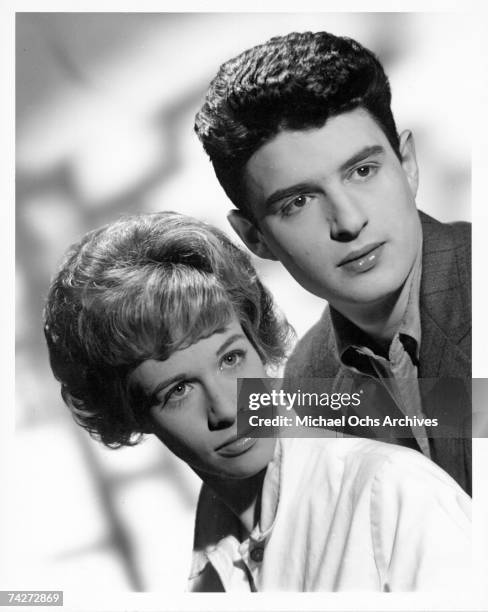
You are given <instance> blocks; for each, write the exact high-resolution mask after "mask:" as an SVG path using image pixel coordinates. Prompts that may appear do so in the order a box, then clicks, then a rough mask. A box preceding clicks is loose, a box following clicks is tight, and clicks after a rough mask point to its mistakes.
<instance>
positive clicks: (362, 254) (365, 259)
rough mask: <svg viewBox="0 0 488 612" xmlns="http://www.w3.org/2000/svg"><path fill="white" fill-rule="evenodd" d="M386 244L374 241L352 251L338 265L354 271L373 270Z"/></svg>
mask: <svg viewBox="0 0 488 612" xmlns="http://www.w3.org/2000/svg"><path fill="white" fill-rule="evenodd" d="M384 244H385V243H384V242H373V243H370V244H367V245H366V246H364V247H362V248H361V249H356V250H355V251H351V252H350V253H348V254H347V255H346V256H345V257H344V258H343V259H342V260H341V261H340V262H339V264H338V266H337V267H338V268H344V269H345V270H348V271H349V272H354V273H357V272H366V271H367V270H371V268H373V267H374V266H375V265H376V263H377V262H378V259H379V257H380V255H381V252H382V251H383V246H384Z"/></svg>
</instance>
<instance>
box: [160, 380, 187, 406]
mask: <svg viewBox="0 0 488 612" xmlns="http://www.w3.org/2000/svg"><path fill="white" fill-rule="evenodd" d="M189 392H190V385H189V384H188V383H185V382H181V383H178V384H176V385H175V386H174V387H172V388H171V389H170V390H169V391H168V393H167V394H166V397H165V401H164V403H165V405H166V404H176V403H178V402H180V401H181V400H182V399H184V398H185V397H186V396H187V395H188V393H189Z"/></svg>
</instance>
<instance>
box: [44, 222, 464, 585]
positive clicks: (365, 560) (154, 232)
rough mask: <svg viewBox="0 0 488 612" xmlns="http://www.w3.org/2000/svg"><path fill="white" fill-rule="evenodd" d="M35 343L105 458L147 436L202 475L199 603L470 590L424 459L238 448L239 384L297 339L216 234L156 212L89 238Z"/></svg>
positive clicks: (448, 503)
mask: <svg viewBox="0 0 488 612" xmlns="http://www.w3.org/2000/svg"><path fill="white" fill-rule="evenodd" d="M45 334H46V339H47V343H48V347H49V353H50V358H51V365H52V369H53V372H54V374H55V376H56V377H57V379H58V380H59V381H60V382H61V391H62V396H63V398H64V400H65V402H66V403H67V405H68V406H69V407H70V408H71V410H72V413H73V415H74V417H75V419H76V420H77V422H78V423H79V424H80V425H81V426H83V427H84V428H85V429H86V430H87V431H88V432H89V433H90V434H91V435H93V436H95V437H97V438H98V439H100V440H101V441H102V442H103V443H104V444H106V445H108V446H112V447H117V446H121V445H132V444H135V443H137V442H138V441H139V440H140V439H141V437H142V436H143V435H144V434H154V435H156V436H157V437H158V438H159V439H160V440H161V441H162V442H163V443H164V444H165V445H166V446H167V447H168V448H169V449H170V450H171V451H172V452H173V453H174V454H175V455H177V456H178V457H180V458H181V459H182V460H183V461H185V462H186V463H187V464H188V465H189V466H190V467H191V468H192V469H193V470H194V471H195V472H196V473H197V474H198V475H199V476H200V477H201V479H202V481H203V487H202V491H201V494H200V500H199V504H198V509H197V517H196V526H195V546H194V556H193V564H192V570H191V576H190V589H191V590H195V591H219V590H245V591H261V590H294V591H319V590H333V591H335V590H337V591H338V590H359V589H362V590H365V589H367V590H379V591H392V590H419V589H436V588H442V589H443V590H445V589H446V588H454V589H460V588H462V587H465V586H466V581H467V580H468V578H467V576H468V574H469V566H468V560H469V558H470V556H471V551H470V538H469V534H470V526H469V519H468V514H469V498H468V497H467V496H466V495H465V494H464V493H463V491H462V490H461V489H460V488H459V487H458V486H457V485H456V483H455V482H454V481H453V480H452V479H451V478H450V477H449V476H448V475H447V474H445V473H444V472H443V471H442V470H441V469H439V468H438V467H437V466H435V464H433V463H432V462H430V461H428V460H427V459H425V458H424V457H423V456H422V455H421V454H420V453H416V452H413V451H409V450H407V449H404V448H401V447H398V446H393V445H389V444H382V443H379V442H374V441H371V440H363V439H359V438H350V439H334V438H332V439H331V438H328V439H303V438H300V439H278V440H276V439H273V438H250V437H247V436H245V435H239V434H238V432H237V401H236V378H263V377H265V376H266V368H268V367H269V366H271V365H273V364H276V363H278V362H279V361H280V360H282V359H283V357H284V354H285V349H286V344H287V340H288V339H289V338H290V329H289V326H288V325H287V323H286V322H285V321H283V320H282V319H281V318H279V317H278V315H277V313H276V311H275V310H274V307H273V302H272V299H271V297H270V295H269V293H268V292H267V290H266V289H265V288H264V287H263V285H262V284H261V283H260V281H259V279H258V278H257V277H256V274H255V271H254V269H253V267H252V265H251V264H250V261H249V259H248V257H247V255H246V254H245V253H243V252H242V251H241V250H240V249H238V248H237V247H236V246H235V245H233V244H232V243H231V242H230V240H229V239H228V238H227V237H226V236H225V235H224V234H223V233H222V232H220V231H218V230H217V229H215V228H213V227H211V226H208V225H206V224H204V223H201V222H199V221H196V220H194V219H191V218H188V217H184V216H182V215H178V214H176V213H158V214H153V215H140V216H134V217H128V218H125V219H122V220H120V221H118V222H115V223H113V224H111V225H108V226H106V227H103V228H101V229H99V230H96V231H94V232H91V233H89V234H88V235H87V236H85V238H84V239H83V240H82V241H81V242H80V243H78V244H76V245H75V246H73V247H72V248H71V250H70V251H69V252H68V255H67V257H66V260H65V262H64V263H63V265H62V267H61V269H60V271H59V272H58V274H57V276H56V277H55V279H54V281H53V283H52V285H51V289H50V292H49V296H48V300H47V305H46V309H45Z"/></svg>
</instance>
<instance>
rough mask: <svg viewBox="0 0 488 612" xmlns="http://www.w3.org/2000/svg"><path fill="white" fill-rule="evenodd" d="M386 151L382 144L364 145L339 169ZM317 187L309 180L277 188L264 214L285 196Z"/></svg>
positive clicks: (266, 205)
mask: <svg viewBox="0 0 488 612" xmlns="http://www.w3.org/2000/svg"><path fill="white" fill-rule="evenodd" d="M384 153H385V148H384V147H382V146H381V145H371V146H367V147H364V148H362V149H361V150H360V151H358V152H357V153H354V155H352V156H351V157H349V159H346V161H345V162H343V163H342V164H341V165H340V166H339V171H340V172H344V171H345V170H347V169H349V168H350V167H351V166H354V165H355V164H357V163H359V162H362V161H364V160H365V159H367V158H368V157H371V156H372V155H382V154H384ZM316 188H317V187H316V185H315V183H314V182H313V181H309V182H303V183H296V184H295V185H290V186H289V187H284V188H283V189H277V190H276V191H273V193H272V194H271V195H270V196H268V197H267V198H266V200H265V201H264V207H263V210H264V216H266V215H267V214H269V213H270V211H271V208H272V206H273V204H276V202H279V201H281V200H283V199H284V198H288V197H290V196H294V195H299V194H301V193H304V192H307V191H311V190H314V189H316Z"/></svg>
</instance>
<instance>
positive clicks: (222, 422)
mask: <svg viewBox="0 0 488 612" xmlns="http://www.w3.org/2000/svg"><path fill="white" fill-rule="evenodd" d="M207 396H208V407H207V415H208V417H207V418H208V428H209V429H210V430H211V431H214V430H216V429H225V428H226V427H231V426H232V425H233V424H234V422H235V421H236V419H237V390H236V382H235V380H234V381H232V382H230V381H229V382H228V381H226V382H225V383H223V384H214V385H213V386H212V389H211V390H210V391H209V392H208V393H207Z"/></svg>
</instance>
